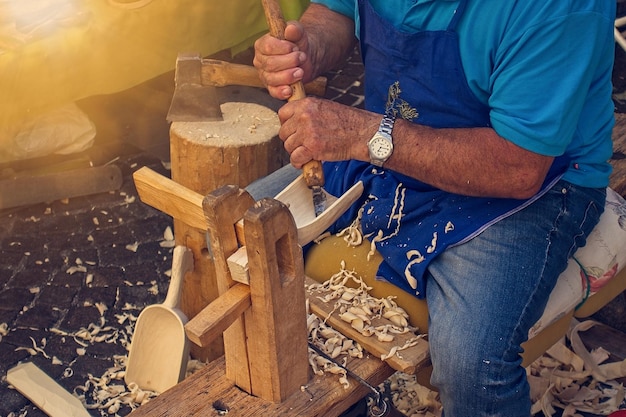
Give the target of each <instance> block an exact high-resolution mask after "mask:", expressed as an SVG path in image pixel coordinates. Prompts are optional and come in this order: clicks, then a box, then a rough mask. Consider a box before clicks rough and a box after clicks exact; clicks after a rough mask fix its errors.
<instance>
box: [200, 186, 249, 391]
mask: <svg viewBox="0 0 626 417" xmlns="http://www.w3.org/2000/svg"><path fill="white" fill-rule="evenodd" d="M253 204H254V200H253V199H252V197H250V195H249V194H248V193H247V192H245V191H242V190H240V189H239V188H237V187H236V186H232V185H229V186H224V187H221V188H218V189H217V190H215V191H213V192H212V193H210V194H208V195H207V196H206V197H205V198H204V201H203V202H202V206H203V209H204V214H205V216H206V220H207V225H208V232H209V239H210V247H211V252H212V254H213V260H214V263H215V270H216V279H217V287H218V291H219V294H220V295H222V294H225V293H226V292H227V291H228V290H229V289H230V287H232V286H233V285H234V284H236V282H234V281H233V280H232V278H231V274H230V270H229V268H228V257H229V256H231V255H232V254H234V253H235V252H236V251H237V249H239V243H238V241H237V233H236V231H235V223H236V222H238V221H239V220H241V219H242V218H243V216H244V214H245V212H246V210H248V209H249V208H250V207H252V205H253ZM200 314H202V313H200ZM242 316H243V314H242ZM199 317H200V316H199ZM223 338H224V356H225V357H226V376H227V377H228V378H229V379H230V380H232V381H234V382H235V384H236V385H237V386H238V387H240V388H241V389H243V390H244V391H246V392H248V393H250V392H252V386H251V382H250V369H249V367H248V362H249V360H250V358H248V351H247V348H246V331H245V326H244V321H243V319H242V317H240V318H239V319H237V320H236V321H235V322H234V323H233V324H231V325H230V327H228V329H226V330H225V331H224V334H223Z"/></svg>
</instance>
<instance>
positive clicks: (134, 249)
mask: <svg viewBox="0 0 626 417" xmlns="http://www.w3.org/2000/svg"><path fill="white" fill-rule="evenodd" d="M126 249H127V250H129V251H131V252H137V249H139V242H135V243H131V244H128V245H126Z"/></svg>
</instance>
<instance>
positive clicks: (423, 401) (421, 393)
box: [381, 372, 442, 417]
mask: <svg viewBox="0 0 626 417" xmlns="http://www.w3.org/2000/svg"><path fill="white" fill-rule="evenodd" d="M381 389H382V390H389V391H390V396H391V400H392V401H393V406H394V407H395V408H396V409H397V410H398V411H400V412H401V413H402V414H404V415H405V416H407V417H441V410H442V407H441V403H440V402H439V393H438V392H436V391H433V390H431V389H429V388H427V387H425V386H423V385H421V384H419V383H418V382H417V378H416V377H415V375H408V374H405V373H403V372H396V373H395V374H393V375H392V376H391V377H389V379H388V380H387V381H385V382H384V383H383V384H381Z"/></svg>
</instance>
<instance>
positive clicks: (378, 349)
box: [305, 277, 430, 374]
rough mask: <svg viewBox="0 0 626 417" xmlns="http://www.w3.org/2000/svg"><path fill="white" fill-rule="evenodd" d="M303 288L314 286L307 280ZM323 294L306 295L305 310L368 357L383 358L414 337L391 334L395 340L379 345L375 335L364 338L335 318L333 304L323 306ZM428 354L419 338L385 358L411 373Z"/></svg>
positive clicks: (376, 321) (380, 322)
mask: <svg viewBox="0 0 626 417" xmlns="http://www.w3.org/2000/svg"><path fill="white" fill-rule="evenodd" d="M305 283H306V285H307V286H308V285H312V284H318V282H317V281H315V280H313V279H311V278H308V277H307V279H306V281H305ZM325 294H327V293H326V292H317V291H316V292H314V293H311V292H308V293H307V296H308V300H309V304H310V306H309V308H310V309H311V312H312V313H314V314H315V315H317V316H318V317H320V318H322V319H324V320H326V323H327V324H328V325H330V326H331V327H332V328H333V329H335V330H337V331H339V332H340V333H341V334H343V335H344V336H347V337H349V338H350V339H352V340H355V341H357V342H359V343H360V344H361V346H363V348H364V349H365V350H366V351H368V352H369V353H371V354H372V355H374V356H376V357H377V358H380V357H381V356H382V355H383V354H384V355H386V354H387V353H389V351H390V350H391V349H392V348H393V347H394V346H402V345H404V343H405V342H407V341H409V340H410V339H412V338H414V337H415V335H414V334H413V333H406V334H398V335H395V336H396V337H395V339H394V340H393V341H391V342H381V341H379V340H378V339H377V338H376V337H375V336H370V337H366V336H363V335H362V334H361V333H359V332H358V331H357V330H356V329H354V328H353V327H352V326H351V325H350V323H347V322H345V321H343V320H342V319H341V318H339V313H338V312H337V311H334V305H333V304H332V303H325V302H323V301H322V300H320V299H319V298H320V297H323V296H324V295H325ZM390 323H391V322H390V321H389V320H387V319H384V318H382V317H381V318H375V319H373V320H372V325H373V326H382V325H386V324H390ZM429 358H430V351H429V347H428V341H426V339H420V340H419V341H418V343H417V344H416V345H415V346H413V347H410V348H408V349H405V350H402V351H400V352H399V355H394V356H391V357H389V358H387V359H385V362H387V363H388V364H389V365H390V366H391V367H392V368H394V369H396V370H398V371H402V372H405V373H407V374H415V373H416V372H417V371H419V370H420V369H421V368H423V367H424V366H426V365H428V364H429V363H430V360H429Z"/></svg>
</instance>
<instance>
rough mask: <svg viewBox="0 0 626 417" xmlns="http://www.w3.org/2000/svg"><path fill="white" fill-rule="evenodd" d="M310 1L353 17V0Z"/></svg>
mask: <svg viewBox="0 0 626 417" xmlns="http://www.w3.org/2000/svg"><path fill="white" fill-rule="evenodd" d="M311 3H317V4H321V5H324V6H326V7H328V8H329V9H330V10H333V11H335V12H338V13H341V14H343V15H345V16H347V17H349V18H350V19H354V8H355V4H354V0H311Z"/></svg>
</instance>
